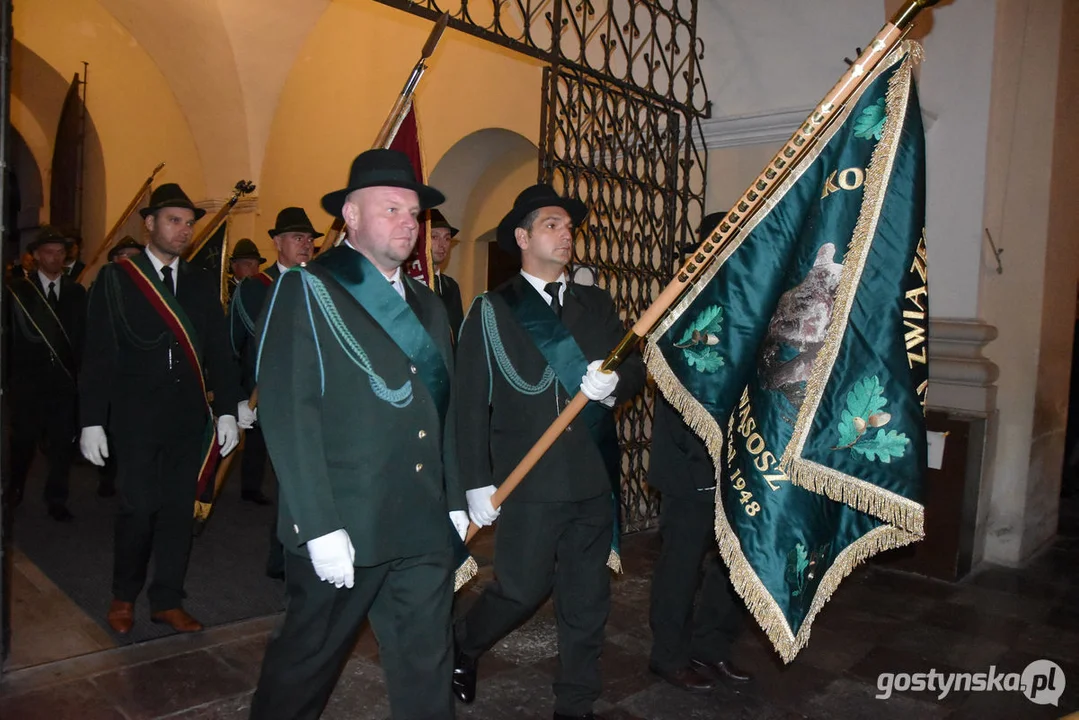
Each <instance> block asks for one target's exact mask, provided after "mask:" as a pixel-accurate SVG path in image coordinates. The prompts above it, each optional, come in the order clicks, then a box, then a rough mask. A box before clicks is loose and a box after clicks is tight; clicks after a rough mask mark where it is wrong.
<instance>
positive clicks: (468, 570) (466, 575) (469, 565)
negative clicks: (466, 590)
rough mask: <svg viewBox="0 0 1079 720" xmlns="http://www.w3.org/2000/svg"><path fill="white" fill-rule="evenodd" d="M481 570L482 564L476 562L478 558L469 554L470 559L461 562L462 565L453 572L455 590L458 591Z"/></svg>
mask: <svg viewBox="0 0 1079 720" xmlns="http://www.w3.org/2000/svg"><path fill="white" fill-rule="evenodd" d="M479 571H480V566H479V565H477V564H476V558H474V557H472V556H471V555H469V556H468V560H465V561H464V562H463V563H461V567H459V568H457V571H456V572H454V573H453V591H454V592H457V591H458V590H460V589H461V588H463V587H464V586H465V585H466V584H467V583H468V581H469V580H471V579H472V578H474V577H476V574H477V573H479Z"/></svg>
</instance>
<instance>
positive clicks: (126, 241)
mask: <svg viewBox="0 0 1079 720" xmlns="http://www.w3.org/2000/svg"><path fill="white" fill-rule="evenodd" d="M130 249H135V250H138V251H139V252H142V251H143V250H145V249H146V248H144V247H143V245H142V243H140V242H139V241H138V240H136V239H135V238H133V237H131V236H130V235H124V237H123V238H122V239H121V240H120V242H118V243H116V244H115V245H113V246H112V247H111V248H109V262H112V261H113V260H115V259H116V256H117V255H119V254H120V253H122V252H123V251H124V250H130Z"/></svg>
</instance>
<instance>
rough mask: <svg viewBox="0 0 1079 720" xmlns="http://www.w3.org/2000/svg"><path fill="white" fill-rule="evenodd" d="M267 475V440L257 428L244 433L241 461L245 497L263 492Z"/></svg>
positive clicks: (242, 488)
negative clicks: (263, 484)
mask: <svg viewBox="0 0 1079 720" xmlns="http://www.w3.org/2000/svg"><path fill="white" fill-rule="evenodd" d="M265 474H266V439H265V438H264V437H263V435H262V430H260V429H259V428H258V427H257V426H256V427H253V428H251V429H250V430H246V431H244V452H243V457H242V458H241V459H240V492H241V493H242V494H243V495H250V494H252V493H258V492H260V491H261V490H262V478H263V476H264V475H265Z"/></svg>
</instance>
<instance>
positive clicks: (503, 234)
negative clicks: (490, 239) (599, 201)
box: [495, 197, 588, 256]
mask: <svg viewBox="0 0 1079 720" xmlns="http://www.w3.org/2000/svg"><path fill="white" fill-rule="evenodd" d="M545 207H560V208H562V209H563V210H565V211H566V212H568V213H569V217H570V220H572V221H573V226H574V227H578V226H580V224H581V221H582V220H584V219H585V218H586V217H588V206H587V205H585V204H584V203H583V202H581V201H580V200H577V199H575V198H563V197H560V198H558V199H557V200H556V199H553V198H550V197H544V198H536V199H535V200H534V201H532V202H526V203H521V204H520V205H515V206H514V207H513V209H512V210H510V211H509V212H508V213H507V214H506V216H505V217H504V218H502V221H501V222H500V223H498V230H497V232H496V233H495V237H496V239H497V241H498V246H499V247H500V248H502V249H503V250H504V251H505V252H507V253H509V254H510V255H513V256H519V255H520V254H521V248H520V246H519V245H517V236H516V233H515V232H514V231H515V230H516V229H517V225H518V224H519V223H520V222H521V221H522V220H524V218H525V216H526V215H528V213H530V212H532V211H533V210H539V209H540V208H545Z"/></svg>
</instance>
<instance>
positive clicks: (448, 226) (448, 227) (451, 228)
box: [431, 223, 461, 240]
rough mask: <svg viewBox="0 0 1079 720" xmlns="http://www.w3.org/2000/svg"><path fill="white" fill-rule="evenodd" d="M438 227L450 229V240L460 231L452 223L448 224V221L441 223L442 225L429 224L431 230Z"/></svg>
mask: <svg viewBox="0 0 1079 720" xmlns="http://www.w3.org/2000/svg"><path fill="white" fill-rule="evenodd" d="M439 228H442V229H444V230H449V231H450V240H452V239H454V238H455V237H457V233H459V232H461V231H460V230H458V229H457V228H455V227H454V226H453V225H450V224H449V223H445V224H442V225H432V226H431V229H432V230H438V229H439Z"/></svg>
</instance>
